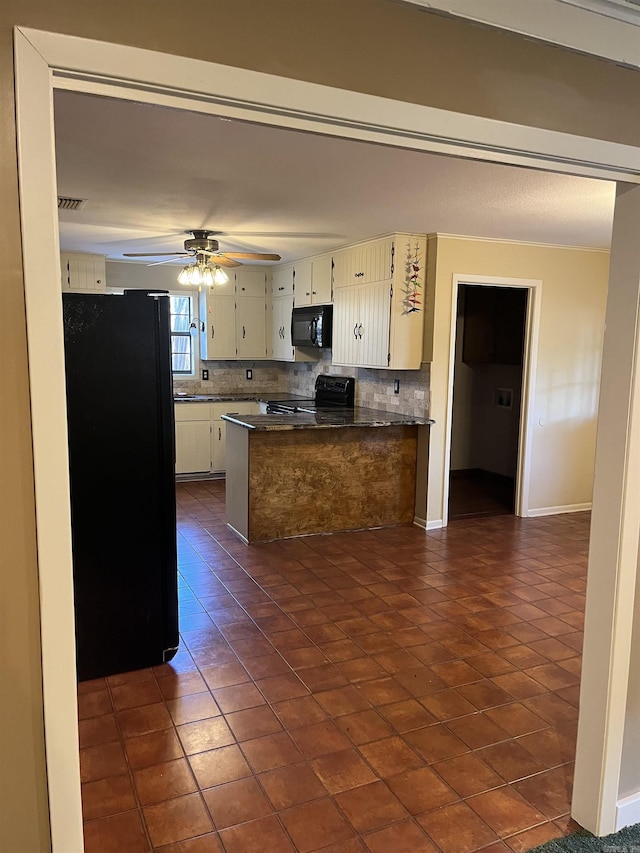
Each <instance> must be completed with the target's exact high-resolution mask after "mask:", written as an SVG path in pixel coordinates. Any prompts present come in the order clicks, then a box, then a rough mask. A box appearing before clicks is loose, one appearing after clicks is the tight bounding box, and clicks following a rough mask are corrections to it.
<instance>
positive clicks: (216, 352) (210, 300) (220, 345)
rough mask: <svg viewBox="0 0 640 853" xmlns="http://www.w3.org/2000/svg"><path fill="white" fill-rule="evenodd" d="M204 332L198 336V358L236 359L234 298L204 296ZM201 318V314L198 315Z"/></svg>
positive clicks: (209, 294) (210, 294) (207, 294)
mask: <svg viewBox="0 0 640 853" xmlns="http://www.w3.org/2000/svg"><path fill="white" fill-rule="evenodd" d="M204 304H205V317H206V319H205V320H204V324H205V330H204V332H203V333H202V334H201V336H200V345H201V353H200V357H201V358H202V359H203V360H204V361H207V360H209V359H230V358H236V300H235V296H214V295H213V294H212V293H211V292H210V291H209V292H207V293H206V294H205V296H204ZM200 316H201V317H202V314H201V315H200Z"/></svg>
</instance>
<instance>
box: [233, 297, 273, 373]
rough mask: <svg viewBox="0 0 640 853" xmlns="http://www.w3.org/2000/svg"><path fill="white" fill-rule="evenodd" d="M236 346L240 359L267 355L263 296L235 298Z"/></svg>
mask: <svg viewBox="0 0 640 853" xmlns="http://www.w3.org/2000/svg"><path fill="white" fill-rule="evenodd" d="M236 347H237V356H236V358H240V359H243V358H244V359H249V358H266V357H267V304H266V302H265V299H264V296H263V297H262V298H259V299H258V298H255V297H249V296H247V297H238V298H237V300H236Z"/></svg>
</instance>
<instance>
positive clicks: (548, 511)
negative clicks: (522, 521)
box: [527, 502, 591, 518]
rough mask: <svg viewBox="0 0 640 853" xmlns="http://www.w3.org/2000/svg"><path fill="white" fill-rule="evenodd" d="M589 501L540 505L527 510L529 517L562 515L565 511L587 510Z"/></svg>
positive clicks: (588, 509) (589, 508)
mask: <svg viewBox="0 0 640 853" xmlns="http://www.w3.org/2000/svg"><path fill="white" fill-rule="evenodd" d="M590 510H591V503H590V502H589V503H583V504H566V505H565V506H541V507H537V508H536V509H530V510H529V511H528V512H527V516H528V517H529V518H542V517H543V516H545V515H563V514H564V513H565V512H589V511H590Z"/></svg>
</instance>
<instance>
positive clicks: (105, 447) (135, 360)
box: [62, 290, 178, 681]
mask: <svg viewBox="0 0 640 853" xmlns="http://www.w3.org/2000/svg"><path fill="white" fill-rule="evenodd" d="M62 299H63V317H64V347H65V372H66V382H67V418H68V427H69V470H70V480H71V525H72V546H73V576H74V594H75V620H76V650H77V651H76V657H77V666H78V680H80V681H83V680H86V679H90V678H98V677H101V676H105V675H113V674H116V673H121V672H128V671H131V670H134V669H140V668H142V667H147V666H154V665H156V664H161V663H163V662H164V661H168V660H170V659H171V658H172V657H173V655H174V654H175V653H176V651H177V648H178V596H177V561H176V498H175V433H174V417H173V390H172V376H171V344H170V341H171V336H170V328H169V298H168V294H165V293H158V292H155V291H146V290H145V291H143V290H127V291H125V292H124V294H122V295H115V294H84V293H64V294H63V296H62Z"/></svg>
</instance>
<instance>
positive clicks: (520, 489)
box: [434, 273, 542, 526]
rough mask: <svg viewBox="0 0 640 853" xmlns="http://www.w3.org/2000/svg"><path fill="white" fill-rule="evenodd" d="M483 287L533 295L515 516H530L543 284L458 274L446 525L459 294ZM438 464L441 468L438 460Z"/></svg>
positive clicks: (445, 486) (445, 502)
mask: <svg viewBox="0 0 640 853" xmlns="http://www.w3.org/2000/svg"><path fill="white" fill-rule="evenodd" d="M463 284H473V285H481V286H483V287H519V288H522V289H524V290H527V291H528V292H529V299H528V300H527V318H526V325H525V333H524V336H525V344H524V359H523V363H522V404H521V407H520V427H519V438H518V467H517V473H516V483H515V515H519V516H523V517H526V516H528V515H529V483H530V480H531V448H532V446H533V422H534V411H535V405H534V403H535V387H536V367H537V363H538V337H539V334H540V308H541V304H542V281H540V280H539V279H528V278H503V277H501V276H489V275H474V274H472V273H471V274H466V273H465V274H463V273H455V274H454V275H453V276H452V277H451V318H450V325H449V373H448V379H447V409H446V410H447V414H446V421H445V425H444V429H445V445H444V460H443V462H444V473H443V480H442V506H441V510H442V521H443V526H446V524H447V523H448V520H449V479H450V470H451V434H452V429H453V386H454V381H455V364H456V337H457V320H458V317H457V313H458V290H459V287H460V285H463ZM434 464H437V463H436V462H435V460H434Z"/></svg>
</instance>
